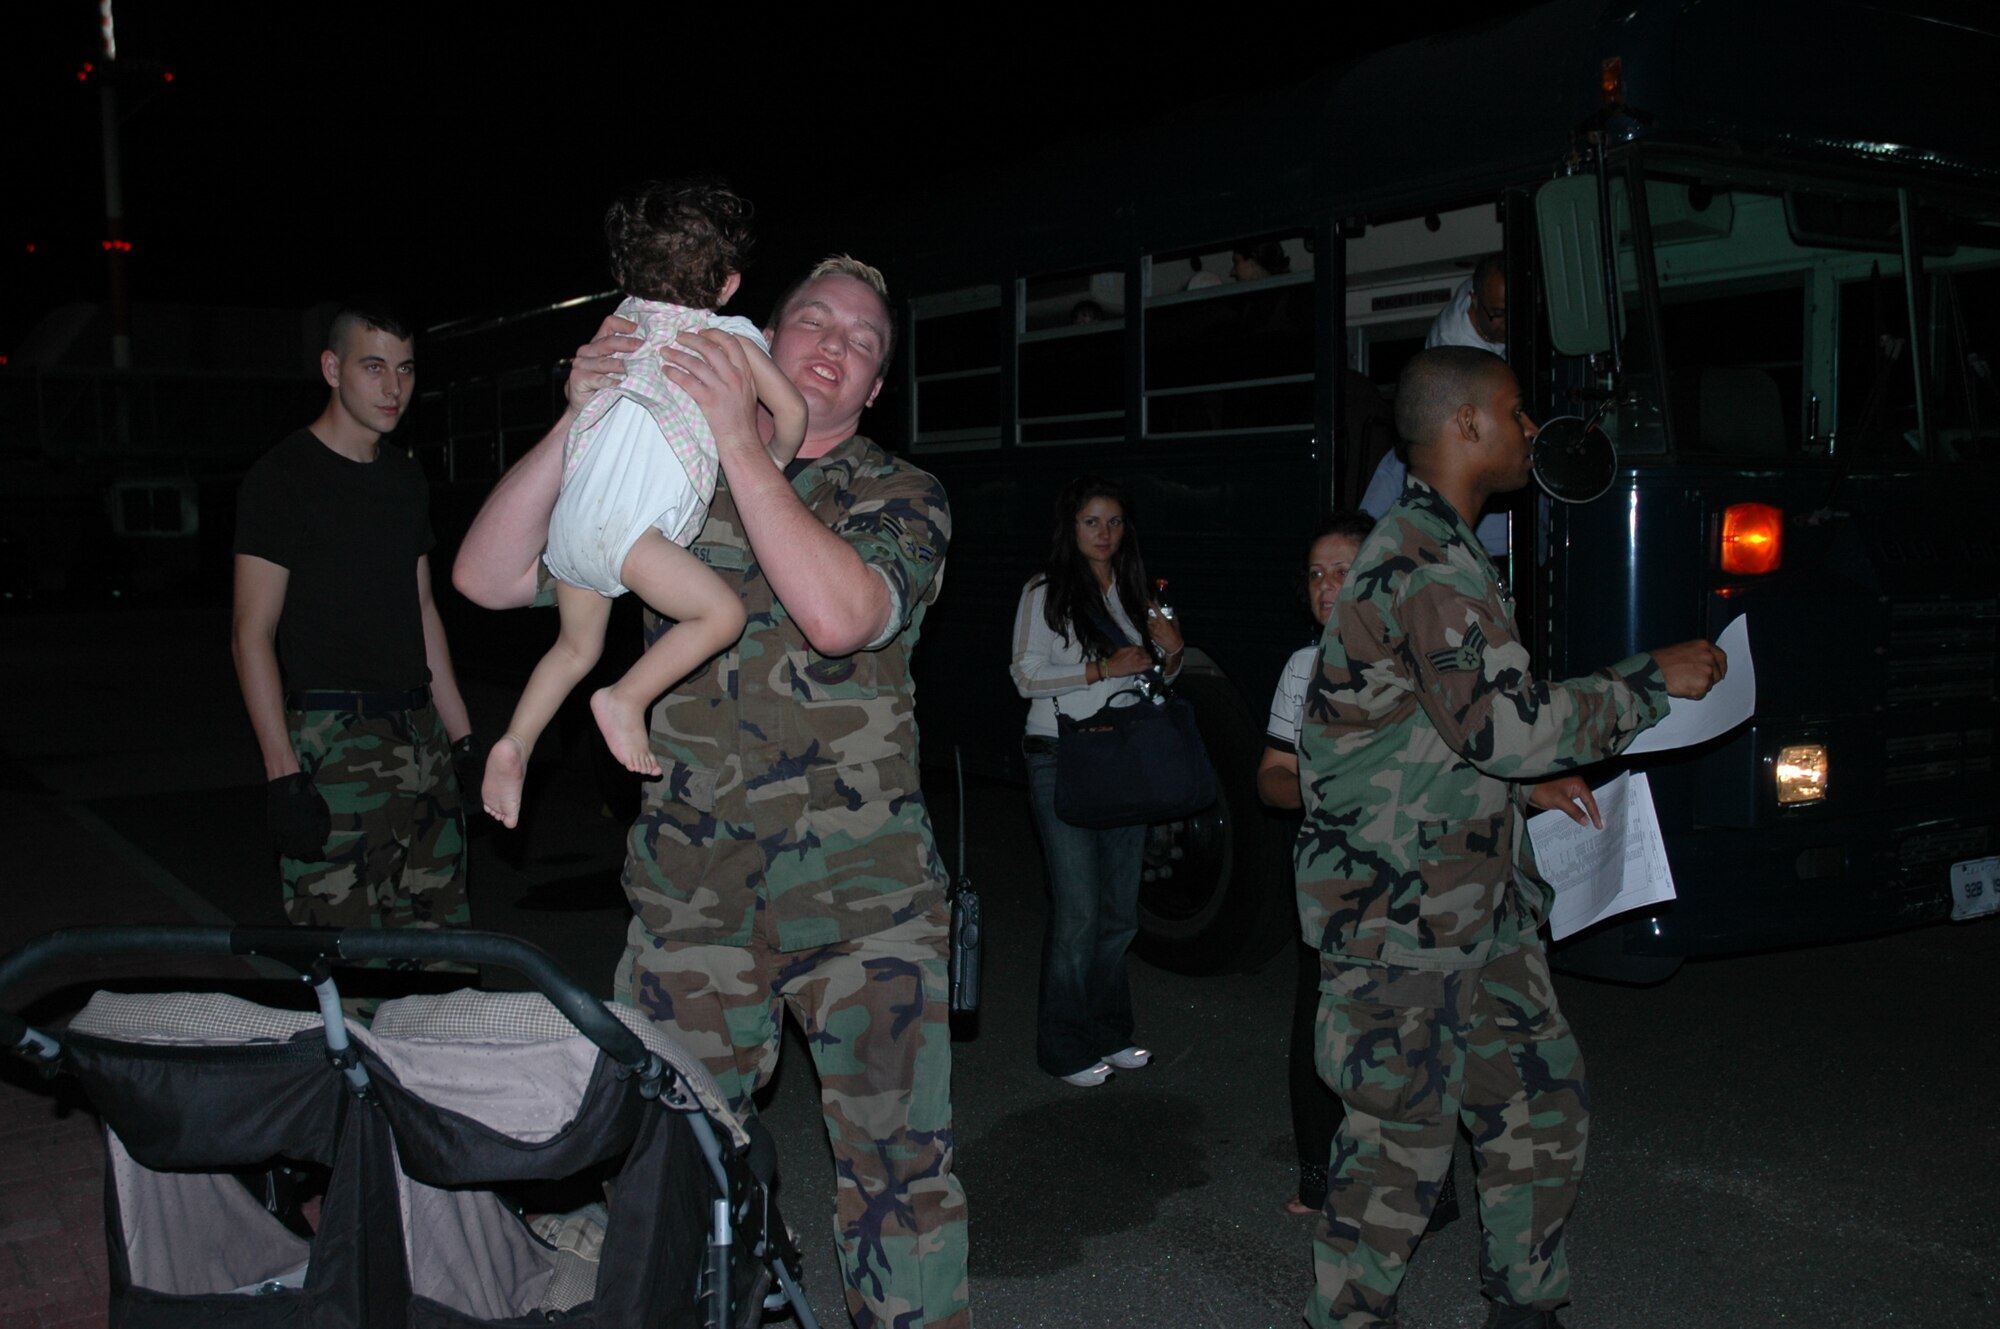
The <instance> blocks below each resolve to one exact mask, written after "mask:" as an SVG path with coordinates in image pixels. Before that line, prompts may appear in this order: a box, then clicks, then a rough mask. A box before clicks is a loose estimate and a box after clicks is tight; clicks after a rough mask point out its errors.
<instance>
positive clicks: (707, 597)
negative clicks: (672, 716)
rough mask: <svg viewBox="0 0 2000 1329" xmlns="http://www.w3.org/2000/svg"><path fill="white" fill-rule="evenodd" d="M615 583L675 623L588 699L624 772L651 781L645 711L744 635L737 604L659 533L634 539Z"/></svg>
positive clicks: (655, 766)
mask: <svg viewBox="0 0 2000 1329" xmlns="http://www.w3.org/2000/svg"><path fill="white" fill-rule="evenodd" d="M619 576H620V579H621V580H623V581H624V583H625V585H626V586H628V587H630V588H631V590H632V593H633V594H634V595H637V596H638V597H639V598H640V599H642V600H644V601H645V602H646V603H647V604H649V605H651V606H652V607H653V608H654V609H656V610H658V611H659V612H660V613H662V614H665V615H666V616H667V617H668V618H671V619H674V620H675V623H674V625H673V626H672V627H671V628H668V629H667V631H666V632H665V634H663V635H662V636H661V637H660V639H659V640H658V641H656V642H654V643H653V644H652V645H651V646H648V647H647V648H646V653H645V654H644V655H641V656H640V657H639V658H638V660H637V661H636V662H634V663H633V665H632V667H631V669H629V670H627V671H626V673H625V677H623V678H621V679H619V680H618V681H617V682H616V683H613V684H612V685H611V686H610V687H608V688H599V689H598V690H597V691H596V692H595V693H593V694H592V695H591V698H590V712H591V714H592V715H595V716H596V717H597V727H598V728H599V729H601V730H603V731H604V741H605V742H606V743H609V744H610V745H611V752H612V755H613V756H615V757H617V758H618V760H619V761H621V762H624V763H625V768H626V769H627V770H632V771H637V772H639V773H640V774H641V775H658V774H659V773H660V763H659V761H658V760H657V759H655V758H654V756H653V745H652V741H651V740H650V739H649V738H648V737H647V735H646V708H647V707H648V706H650V705H652V704H653V699H654V698H655V697H657V696H659V695H660V694H661V693H662V692H665V691H666V690H667V689H668V688H670V687H672V686H673V685H674V684H676V683H678V682H680V681H681V680H682V679H683V678H686V677H687V676H688V675H689V674H691V673H693V672H694V671H695V669H696V668H697V667H699V666H700V664H701V662H702V661H704V660H706V659H708V658H709V657H710V656H712V655H714V654H716V653H717V652H719V651H723V650H727V649H728V648H729V647H731V646H733V645H735V644H736V639H737V638H738V637H741V636H742V635H743V621H744V617H743V601H742V600H741V599H739V598H738V597H737V595H736V593H735V592H734V591H731V590H730V589H729V587H728V586H727V585H726V584H724V582H723V580H722V578H720V577H718V576H716V575H715V573H714V572H712V571H710V570H709V568H708V567H707V566H706V565H705V564H703V563H702V561H701V560H700V559H698V558H696V557H695V556H694V555H693V554H690V553H689V552H688V551H687V550H685V549H682V548H681V547H680V546H679V545H677V544H675V543H674V542H673V541H671V540H669V539H667V537H666V536H664V535H661V534H660V533H659V532H658V531H647V532H646V533H645V534H644V535H642V536H640V537H639V542H638V543H637V544H635V545H633V546H632V551H631V552H630V553H628V554H627V555H625V566H624V568H623V569H621V570H620V573H619Z"/></svg>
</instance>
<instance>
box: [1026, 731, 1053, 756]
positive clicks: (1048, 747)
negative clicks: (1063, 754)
mask: <svg viewBox="0 0 2000 1329" xmlns="http://www.w3.org/2000/svg"><path fill="white" fill-rule="evenodd" d="M1055 750H1056V741H1055V740H1054V739H1053V738H1050V737H1049V736H1048V735H1047V734H1028V735H1025V736H1024V737H1023V738H1022V739H1021V751H1023V752H1054V751H1055Z"/></svg>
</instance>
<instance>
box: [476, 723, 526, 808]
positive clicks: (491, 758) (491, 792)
mask: <svg viewBox="0 0 2000 1329" xmlns="http://www.w3.org/2000/svg"><path fill="white" fill-rule="evenodd" d="M527 779H528V750H527V749H526V748H524V747H522V746H521V740H520V739H518V738H516V737H514V736H513V735H512V734H502V735H501V736H500V737H499V738H498V739H497V740H496V741H495V742H494V744H493V746H492V748H491V749H489V750H488V751H487V753H486V778H485V779H484V780H482V781H480V783H479V801H480V803H481V804H483V805H484V806H485V808H486V812H487V815H489V816H491V817H493V818H494V819H496V820H497V821H499V823H500V824H501V825H502V826H509V827H511V826H512V825H513V824H514V823H515V822H517V821H519V820H520V819H521V786H522V785H523V784H525V783H527Z"/></svg>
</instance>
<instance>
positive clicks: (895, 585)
mask: <svg viewBox="0 0 2000 1329" xmlns="http://www.w3.org/2000/svg"><path fill="white" fill-rule="evenodd" d="M791 473H792V476H793V480H792V488H793V489H794V490H795V491H796V492H797V493H798V495H799V498H800V499H801V500H802V501H803V502H804V503H805V505H806V506H807V507H809V508H811V509H812V511H813V513H814V514H815V515H816V516H818V517H819V519H820V520H821V521H823V522H825V523H826V525H827V526H828V527H829V528H830V529H832V530H833V531H834V532H836V533H837V534H839V535H840V536H841V538H842V539H844V540H846V541H847V543H848V544H849V545H850V546H852V547H853V549H854V550H855V552H856V553H858V554H859V555H860V556H861V558H862V560H863V561H864V562H865V563H867V564H868V566H869V567H870V568H872V569H873V570H874V571H875V572H876V573H877V574H879V575H880V576H881V578H882V580H883V582H884V584H885V585H887V587H888V589H889V594H890V598H891V600H892V602H893V611H892V613H891V615H890V623H889V626H888V628H887V630H886V631H885V632H884V633H883V635H882V637H881V638H880V639H879V640H878V641H877V642H876V643H875V644H874V645H872V646H870V647H868V648H866V649H864V650H861V651H857V652H855V653H854V654H853V655H848V656H840V657H837V658H829V657H826V656H822V655H820V654H818V653H816V652H815V651H814V650H813V649H812V648H811V647H810V646H808V645H807V644H806V641H805V637H804V635H803V634H802V633H801V632H800V631H799V629H798V628H797V627H795V626H794V625H793V623H792V620H791V618H790V616H789V615H788V614H786V612H785V607H784V606H783V605H782V604H780V603H778V601H777V600H776V598H775V597H774V596H773V595H772V592H771V586H770V583H769V582H767V581H766V580H765V579H764V576H763V573H762V571H761V570H760V569H759V568H758V565H757V560H756V556H755V555H754V553H753V552H752V551H751V548H750V544H749V541H748V539H747V538H746V537H745V535H744V532H743V528H742V525H741V522H740V519H739V518H738V516H737V513H736V504H735V501H734V500H733V499H732V498H731V496H730V493H729V489H728V483H727V481H726V480H725V481H723V482H722V484H721V485H720V486H719V487H718V488H717V489H716V491H715V502H714V504H713V506H712V507H711V508H710V510H709V517H708V524H707V525H706V526H704V527H703V528H702V531H701V534H700V536H699V537H697V538H696V540H695V543H694V545H693V546H692V548H693V551H694V553H695V554H696V556H697V557H699V558H700V559H701V560H702V561H703V562H704V563H706V564H708V566H709V567H711V568H713V569H715V571H716V572H718V573H720V574H721V576H722V579H723V580H724V581H725V582H727V583H729V585H730V587H731V588H732V589H734V590H736V591H737V592H739V593H740V594H741V595H742V597H743V605H744V609H745V610H746V611H747V613H748V615H749V623H748V625H747V626H746V627H745V629H744V632H743V636H742V638H741V639H740V640H739V641H738V642H737V644H736V646H735V647H734V648H733V649H731V650H728V651H725V652H723V653H722V654H721V655H719V656H717V657H715V658H714V659H713V660H711V661H709V662H708V663H707V664H706V665H705V666H703V668H702V670H701V671H700V672H698V673H696V674H694V675H692V676H691V677H689V678H688V679H687V680H686V681H685V682H682V683H681V684H679V685H678V686H676V687H675V688H674V689H673V690H672V691H671V692H669V693H668V694H667V695H666V696H665V697H664V698H663V699H662V700H661V701H660V702H659V703H658V704H657V705H655V706H654V708H653V719H652V740H653V751H654V753H655V754H656V755H657V756H658V758H659V761H660V766H661V768H662V770H663V772H664V776H663V778H661V779H659V780H656V781H651V782H649V783H648V784H647V786H646V799H645V805H644V807H643V808H642V810H641V812H640V816H639V821H638V822H637V824H635V825H634V826H633V828H632V833H631V837H630V839H629V842H628V853H627V855H626V860H625V891H626V895H627V896H628V898H629V899H630V901H631V903H632V907H633V909H634V911H636V912H637V913H638V914H639V916H640V917H641V918H642V919H644V920H645V923H646V926H647V927H648V928H649V929H650V930H651V931H652V932H653V933H654V934H655V935H659V936H671V937H673V938H674V939H675V940H677V941H706V942H720V943H727V944H733V945H743V944H747V943H748V942H749V940H750V932H751V924H752V921H753V919H754V918H755V914H756V911H757V910H758V909H759V908H764V909H767V910H768V911H769V915H770V917H769V922H770V923H771V924H772V925H774V926H775V930H776V935H777V939H778V947H779V949H780V950H785V951H794V950H802V949H805V948H807V947H811V946H823V945H827V944H829V943H832V942H835V941H841V940H846V939H850V938H853V937H859V936H867V935H870V934H872V933H876V932H880V931H882V930H884V929H886V928H889V927H893V926H894V925H895V924H897V923H899V922H902V921H904V920H905V919H908V918H910V917H912V916H913V915H916V914H919V913H921V912H923V911H924V910H926V909H928V908H929V907H930V906H931V905H933V904H935V903H937V902H938V901H939V900H940V899H941V898H942V893H943V890H944V886H945V874H944V871H943V865H942V862H941V861H940V859H939V858H938V853H937V846H936V844H935V843H934V842H933V840H932V836H931V824H930V814H929V812H928V810H927V809H926V807H925V804H924V796H923V792H922V790H921V789H919V788H918V785H917V723H916V716H915V711H914V707H915V702H916V689H915V685H914V684H913V683H912V682H911V679H910V651H911V649H912V648H913V647H915V645H916V644H917V632H918V628H919V625H920V624H921V623H922V621H923V616H924V611H925V610H926V608H927V607H928V606H929V605H930V603H931V602H932V601H933V600H935V599H936V598H937V594H938V591H939V590H940V589H941V587H942V586H943V576H942V569H943V566H944V555H945V546H946V544H947V542H948V541H949V540H950V538H951V510H950V508H949V507H948V506H947V505H946V503H945V496H944V489H943V487H942V486H941V485H939V484H938V482H937V481H936V480H935V479H933V478H932V477H931V476H929V475H927V474H925V473H924V472H923V471H920V470H918V469H917V468H916V467H914V466H912V465H910V464H909V463H907V462H904V461H900V460H898V459H897V458H894V457H891V456H890V455H888V454H887V453H885V452H883V451H882V449H880V448H878V447H876V446H875V445H874V444H873V443H871V442H869V441H868V440H867V439H865V438H859V437H857V438H852V439H849V440H848V441H847V442H845V443H842V444H840V445H839V446H838V447H835V448H834V449H832V450H831V451H829V452H828V453H826V454H825V455H824V456H821V457H818V458H816V459H814V460H812V461H810V462H801V463H795V464H794V465H793V467H792V470H791ZM661 630H662V625H660V624H659V623H658V622H657V621H656V620H653V619H651V618H650V617H649V619H648V631H649V636H650V635H656V634H657V633H658V632H659V631H661Z"/></svg>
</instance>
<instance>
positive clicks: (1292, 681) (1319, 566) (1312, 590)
mask: <svg viewBox="0 0 2000 1329" xmlns="http://www.w3.org/2000/svg"><path fill="white" fill-rule="evenodd" d="M1370 391H1371V392H1372V391H1373V389H1370ZM1374 529H1375V519H1374V518H1373V517H1371V516H1369V515H1368V514H1367V513H1365V512H1336V513H1334V514H1333V516H1332V517H1330V518H1328V520H1327V523H1326V525H1325V526H1324V527H1323V528H1321V530H1320V533H1319V535H1318V536H1317V537H1316V538H1315V539H1314V540H1313V542H1312V545H1311V547H1310V548H1309V549H1308V550H1307V551H1306V581H1305V592H1306V608H1308V609H1310V610H1311V611H1312V616H1313V619H1314V621H1315V622H1317V623H1318V624H1319V625H1320V627H1321V628H1322V629H1324V628H1325V627H1326V621H1327V619H1329V618H1331V617H1332V616H1333V599H1334V597H1335V596H1337V595H1339V594H1340V588H1341V587H1342V586H1343V585H1345V584H1346V582H1347V570H1348V569H1349V568H1351V567H1353V566H1354V556H1355V554H1357V553H1358V552H1360V549H1361V542H1362V540H1364V539H1366V538H1367V536H1368V532H1370V531H1372V530H1374ZM1318 665H1319V643H1318V642H1317V641H1315V642H1314V643H1313V644H1312V645H1310V646H1301V647H1299V649H1298V650H1296V651H1294V652H1292V658H1291V659H1289V660H1287V661H1286V662H1285V671H1284V673H1283V674H1282V675H1280V676H1279V678H1278V690H1277V691H1276V692H1275V693H1273V694H1272V696H1271V718H1270V720H1269V721H1267V722H1266V724H1265V726H1264V743H1265V747H1264V756H1263V759H1262V760H1260V761H1259V762H1258V763H1257V796H1258V797H1259V798H1262V799H1263V800H1264V802H1265V803H1266V804H1267V805H1268V806H1270V807H1274V808H1285V809H1294V808H1298V807H1302V806H1303V805H1304V801H1303V798H1302V797H1301V794H1300V790H1299V748H1298V743H1299V722H1300V720H1302V719H1303V718H1304V716H1305V709H1306V684H1307V683H1308V682H1309V681H1310V680H1311V678H1312V675H1313V671H1314V670H1315V669H1316V668H1317V667H1318ZM1298 952H1299V956H1298V959H1299V981H1298V987H1297V990H1296V992H1295V993H1294V996H1293V1001H1292V1040H1291V1051H1290V1058H1289V1059H1290V1085H1291V1100H1292V1142H1293V1143H1294V1144H1295V1145H1297V1146H1298V1155H1299V1186H1298V1191H1297V1193H1296V1194H1294V1195H1293V1196H1292V1197H1291V1198H1290V1199H1288V1200H1286V1201H1285V1210H1286V1212H1287V1213H1292V1214H1298V1215H1301V1216H1303V1215H1306V1214H1316V1213H1318V1212H1319V1211H1320V1210H1321V1209H1323V1208H1324V1207H1325V1206H1326V1169H1327V1164H1328V1161H1329V1159H1331V1157H1332V1155H1333V1130H1334V1127H1335V1126H1337V1125H1338V1124H1339V1123H1340V1099H1339V1097H1338V1096H1337V1095H1336V1094H1335V1093H1334V1092H1333V1090H1331V1089H1329V1088H1327V1087H1326V1084H1325V1082H1323V1081H1322V1080H1321V1079H1320V1078H1319V1071H1318V1070H1316V1069H1315V1068H1314V1066H1313V1022H1314V1020H1315V1018H1316V1017H1317V1016H1318V1014H1319V948H1318V947H1315V946H1308V945H1306V944H1305V943H1304V941H1303V940H1302V941H1301V942H1300V943H1299V947H1298ZM1457 1217H1458V1189H1457V1187H1456V1186H1455V1185H1454V1184H1453V1173H1452V1171H1447V1172H1446V1173H1445V1174H1444V1185H1443V1187H1442V1188H1441V1189H1440V1190H1439V1192H1438V1199H1437V1203H1436V1204H1435V1205H1433V1206H1432V1207H1431V1221H1430V1227H1429V1228H1428V1229H1427V1230H1428V1231H1431V1232H1435V1231H1437V1230H1438V1229H1439V1228H1442V1227H1444V1226H1446V1225H1447V1224H1449V1223H1450V1222H1452V1220H1454V1219H1456V1218H1457Z"/></svg>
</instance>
